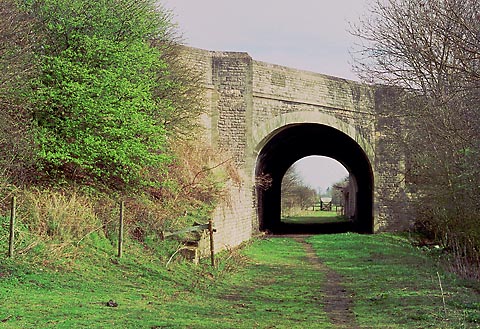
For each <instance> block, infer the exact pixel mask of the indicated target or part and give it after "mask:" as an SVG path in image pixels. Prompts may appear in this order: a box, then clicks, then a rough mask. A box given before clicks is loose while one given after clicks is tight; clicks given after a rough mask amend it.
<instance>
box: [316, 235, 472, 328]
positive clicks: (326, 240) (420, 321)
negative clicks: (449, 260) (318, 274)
mask: <svg viewBox="0 0 480 329" xmlns="http://www.w3.org/2000/svg"><path fill="white" fill-rule="evenodd" d="M308 241H309V242H310V243H312V245H313V247H314V248H315V250H316V252H317V255H318V256H319V257H320V259H322V261H323V262H324V263H325V264H326V265H327V266H329V267H330V268H332V269H333V270H335V271H337V272H338V273H339V274H341V275H342V276H343V278H344V281H345V286H346V287H347V288H348V289H349V290H351V291H353V296H352V297H353V299H354V304H355V308H354V312H355V313H356V317H357V321H358V323H359V324H360V326H361V327H364V328H479V327H480V285H479V284H478V283H472V282H468V281H463V280H461V279H458V278H457V277H455V276H454V275H452V274H448V273H445V272H444V271H442V270H441V269H440V268H439V267H438V266H437V262H436V261H434V259H433V258H432V257H430V256H428V255H427V254H425V253H424V252H421V251H420V250H419V249H418V248H415V247H413V246H412V245H411V244H410V243H409V242H408V240H407V239H406V238H403V237H401V236H398V235H393V234H379V235H358V234H338V235H322V236H313V237H311V238H310V239H309V240H308ZM437 273H438V275H437ZM439 278H440V281H439ZM440 282H441V283H442V287H440ZM442 290H443V293H442ZM444 301H445V304H444Z"/></svg>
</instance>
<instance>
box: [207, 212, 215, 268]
mask: <svg viewBox="0 0 480 329" xmlns="http://www.w3.org/2000/svg"><path fill="white" fill-rule="evenodd" d="M208 231H209V232H210V260H211V261H212V266H215V250H214V244H213V232H214V229H213V220H212V219H209V220H208Z"/></svg>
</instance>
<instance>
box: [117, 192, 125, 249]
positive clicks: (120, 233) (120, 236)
mask: <svg viewBox="0 0 480 329" xmlns="http://www.w3.org/2000/svg"><path fill="white" fill-rule="evenodd" d="M123 208H124V202H123V201H122V202H120V219H119V225H118V226H119V227H118V258H120V257H122V249H123Z"/></svg>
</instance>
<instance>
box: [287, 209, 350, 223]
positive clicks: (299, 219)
mask: <svg viewBox="0 0 480 329" xmlns="http://www.w3.org/2000/svg"><path fill="white" fill-rule="evenodd" d="M281 221H282V222H283V223H285V224H324V223H343V222H347V221H348V219H346V218H345V217H344V216H338V215H337V212H336V211H318V210H316V211H313V210H302V211H301V212H298V213H297V214H295V216H288V217H287V216H286V217H282V220H281Z"/></svg>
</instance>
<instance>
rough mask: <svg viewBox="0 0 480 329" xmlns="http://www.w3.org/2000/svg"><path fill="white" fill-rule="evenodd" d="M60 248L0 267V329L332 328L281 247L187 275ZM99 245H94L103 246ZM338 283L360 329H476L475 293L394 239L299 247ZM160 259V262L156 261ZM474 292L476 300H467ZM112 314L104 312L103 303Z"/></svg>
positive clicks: (143, 253)
mask: <svg viewBox="0 0 480 329" xmlns="http://www.w3.org/2000/svg"><path fill="white" fill-rule="evenodd" d="M89 241H93V242H89V243H84V244H82V245H80V247H79V248H80V250H78V248H77V247H75V248H74V247H73V246H72V247H67V248H66V249H65V250H64V257H65V258H64V259H52V258H48V257H46V258H45V259H44V260H42V259H41V258H39V257H38V255H37V256H35V257H34V255H35V254H34V253H33V252H32V253H31V255H29V254H27V255H24V256H18V257H17V258H15V259H14V260H8V259H5V258H3V256H0V301H1V307H0V328H331V325H330V324H329V320H328V316H327V314H326V313H325V312H324V311H323V300H322V298H323V296H322V293H321V290H320V287H321V285H322V282H323V280H324V274H323V273H321V272H319V271H318V268H315V267H313V266H311V264H310V263H309V262H308V261H307V259H306V257H305V256H306V255H305V252H304V249H303V246H302V245H301V244H300V243H299V242H296V241H295V240H293V239H290V238H273V239H270V238H268V239H262V240H255V241H253V242H251V243H249V244H247V245H246V246H244V247H243V248H242V249H241V250H240V251H239V252H238V251H234V252H230V253H223V254H222V255H220V256H219V265H218V266H217V267H216V268H212V267H210V266H209V265H208V261H207V260H205V263H202V264H200V265H199V266H194V265H192V264H188V263H185V262H181V261H177V262H172V263H171V264H170V265H169V267H168V268H166V266H165V263H166V258H165V257H159V256H158V254H155V253H154V252H153V251H150V250H149V249H145V248H144V246H142V245H139V244H136V243H132V242H130V243H127V245H126V246H125V252H124V257H123V258H122V259H120V260H118V259H116V257H115V256H113V255H115V248H114V247H113V246H111V245H110V244H109V243H103V242H104V241H105V240H100V241H94V240H89ZM102 241H103V242H102ZM309 242H310V243H312V245H313V246H314V248H315V249H316V251H317V253H318V255H319V257H320V258H321V259H322V260H324V261H325V263H326V264H328V266H329V267H331V268H332V269H334V270H335V271H337V272H339V273H341V274H342V275H343V277H344V284H345V285H346V286H347V287H348V290H349V291H351V292H352V294H353V298H354V301H355V308H354V311H355V313H356V316H357V320H358V323H359V324H360V325H361V326H362V327H363V328H475V327H478V325H479V321H480V315H479V312H480V301H479V295H478V290H477V292H475V289H479V287H478V285H476V286H475V285H471V286H470V288H468V287H467V286H466V285H465V284H464V283H465V282H462V281H459V280H457V279H456V278H455V277H454V276H452V275H448V274H445V273H443V272H441V271H440V274H441V278H442V284H443V288H444V291H445V298H446V307H447V315H446V316H445V314H444V313H443V305H442V296H441V292H440V289H439V286H438V279H437V277H436V272H437V271H438V270H439V269H438V268H437V267H436V266H435V264H434V262H433V261H432V260H431V259H430V258H429V257H427V256H426V255H425V254H423V253H422V252H420V251H419V250H417V249H415V248H413V247H411V246H410V245H409V244H408V243H407V242H406V240H405V239H403V238H400V237H398V236H395V235H383V234H382V235H358V234H340V235H321V236H314V237H312V238H310V239H309ZM167 258H168V257H167ZM474 288H475V289H474ZM110 299H112V300H114V301H115V302H117V303H118V307H107V306H106V303H107V302H108V301H109V300H110Z"/></svg>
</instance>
